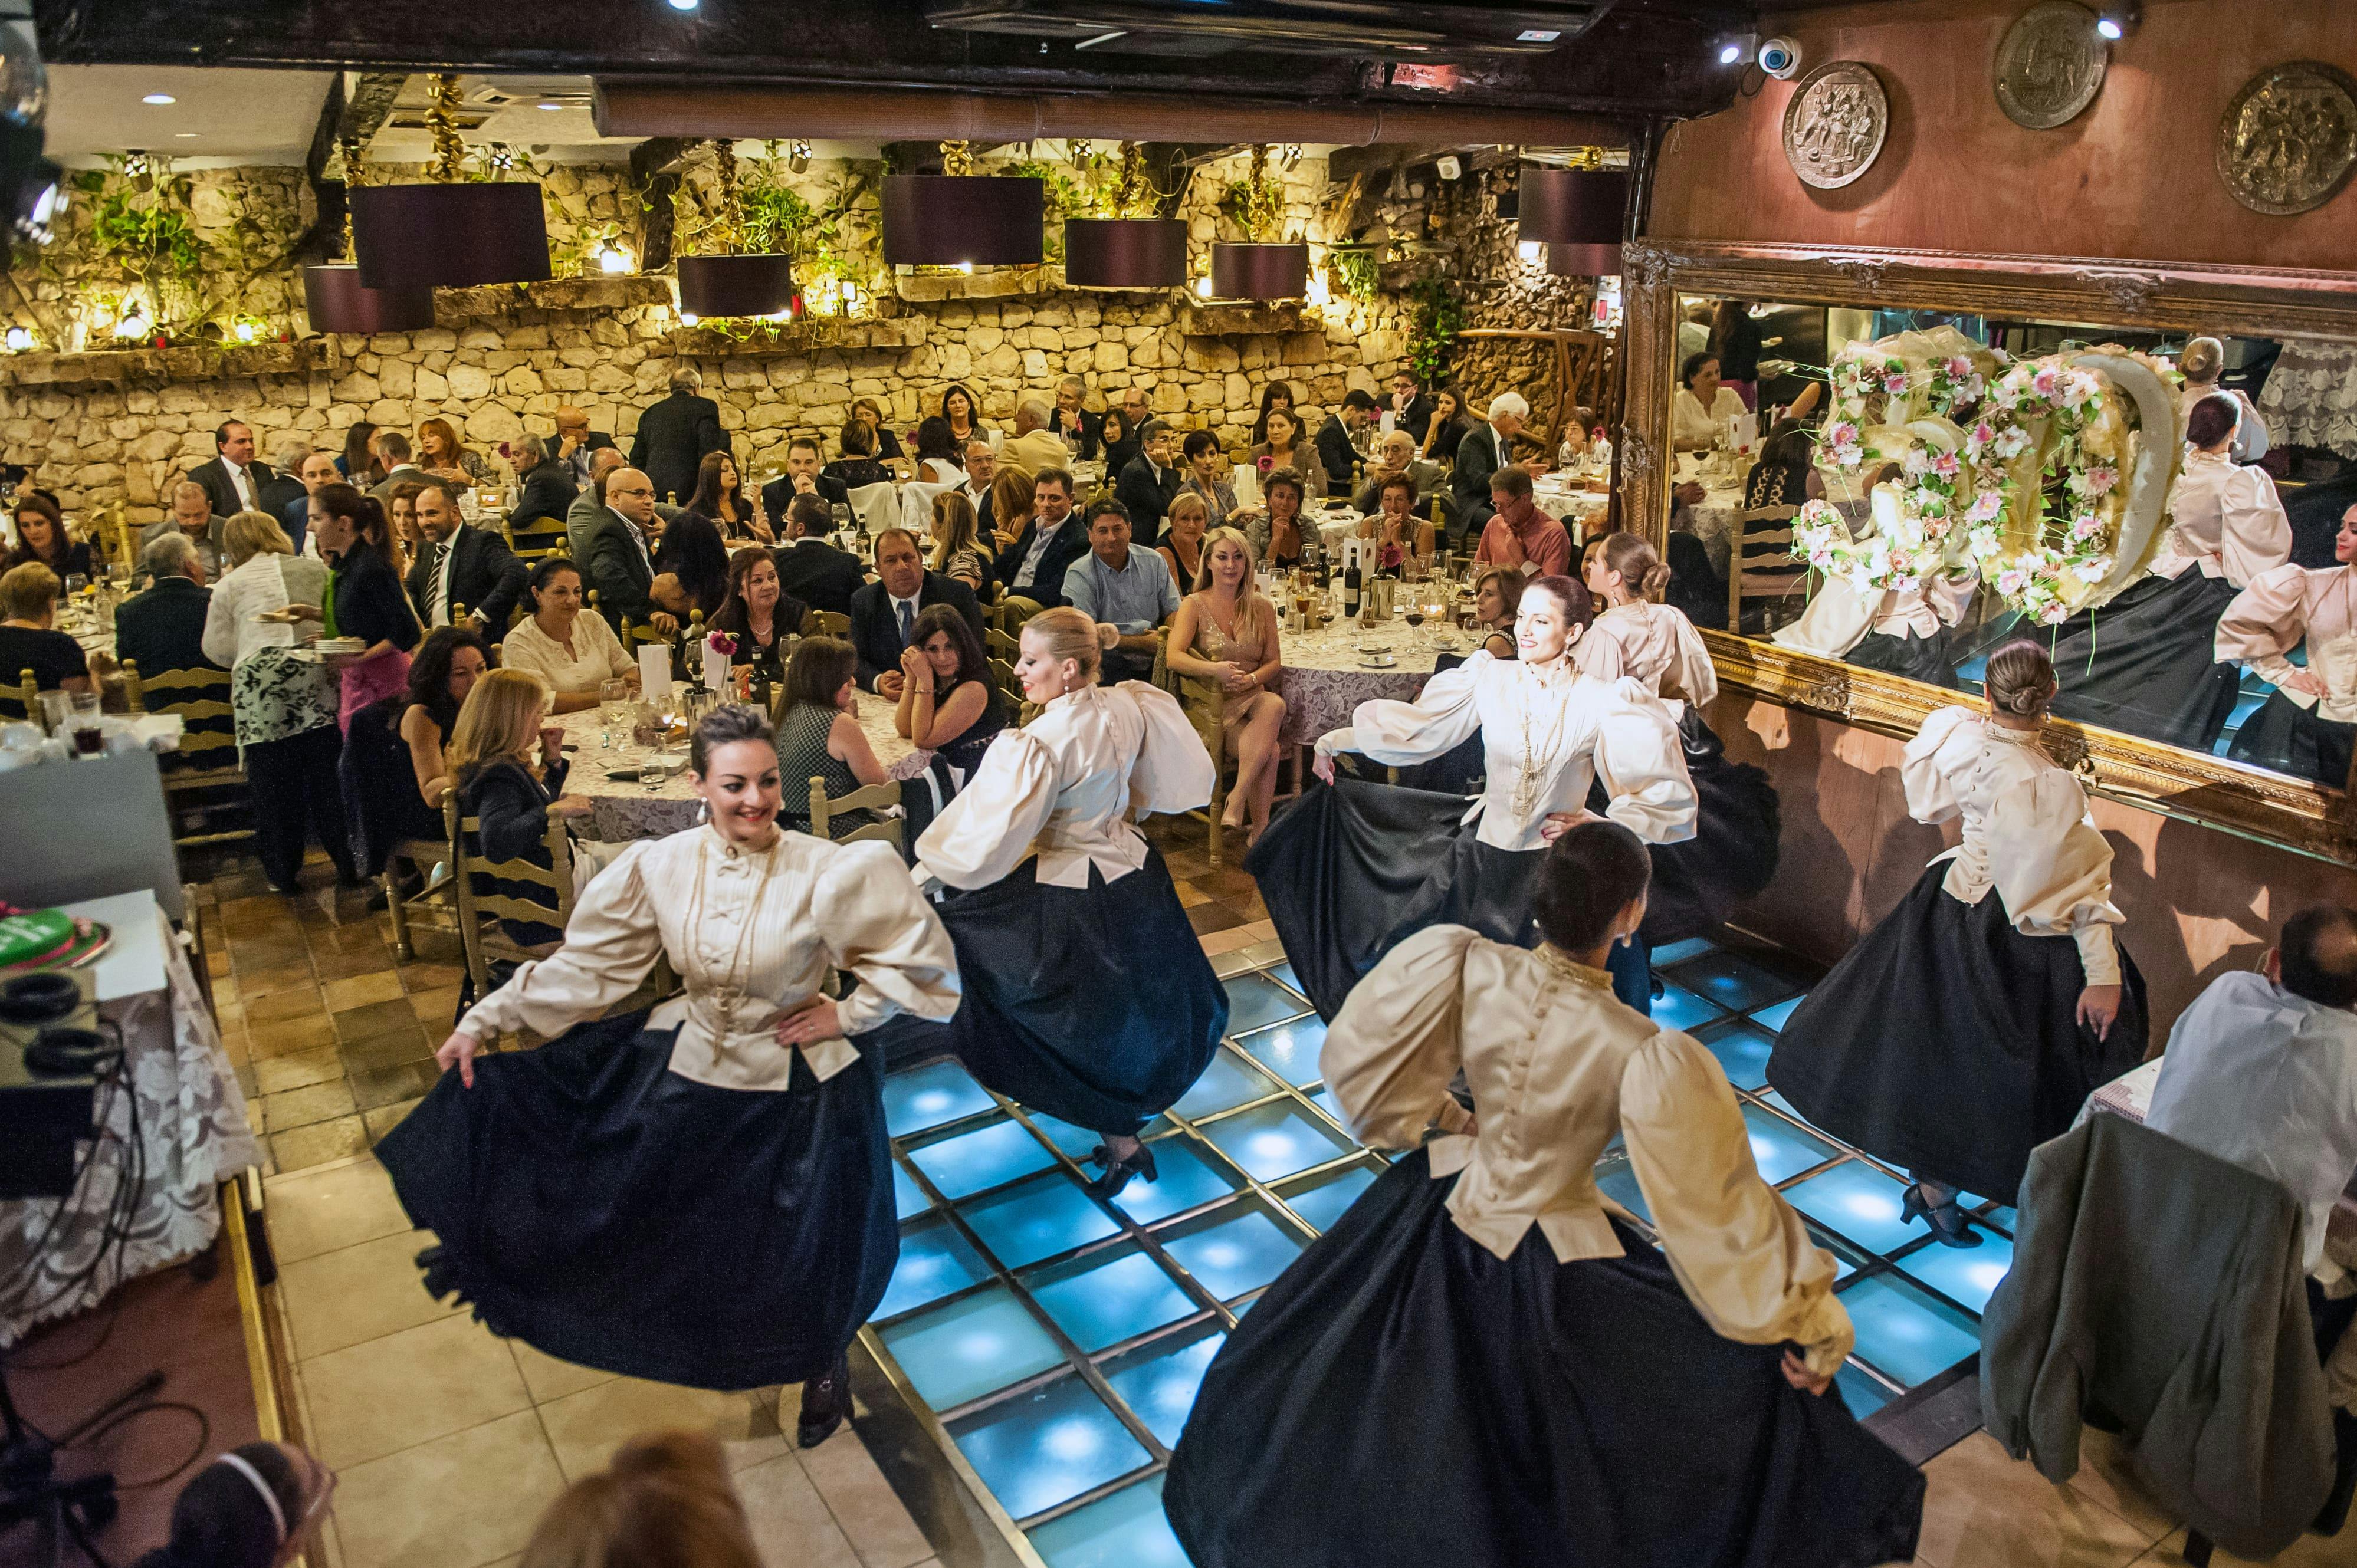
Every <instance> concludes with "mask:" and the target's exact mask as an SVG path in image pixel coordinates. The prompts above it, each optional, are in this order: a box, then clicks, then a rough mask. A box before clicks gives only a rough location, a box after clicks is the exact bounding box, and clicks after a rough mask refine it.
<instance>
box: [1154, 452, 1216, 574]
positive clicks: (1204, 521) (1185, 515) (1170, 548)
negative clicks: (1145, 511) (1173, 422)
mask: <svg viewBox="0 0 2357 1568" xmlns="http://www.w3.org/2000/svg"><path fill="white" fill-rule="evenodd" d="M1196 434H1197V435H1200V434H1202V433H1201V432H1200V431H1198V432H1196ZM1162 522H1163V531H1162V543H1161V544H1160V546H1159V547H1158V550H1157V553H1159V554H1160V555H1161V557H1162V563H1163V564H1164V565H1166V566H1168V567H1169V568H1170V580H1171V581H1172V582H1174V583H1191V582H1193V581H1194V580H1195V579H1196V578H1197V577H1200V576H1201V575H1202V574H1203V544H1204V541H1205V540H1206V539H1207V538H1209V537H1210V535H1211V530H1212V528H1213V526H1214V524H1213V523H1212V521H1211V509H1210V507H1209V506H1208V505H1207V504H1206V503H1205V502H1204V499H1203V498H1202V497H1201V496H1200V494H1198V493H1197V492H1195V491H1193V490H1180V491H1179V493H1178V494H1177V495H1176V496H1173V497H1172V498H1171V499H1170V510H1169V511H1168V512H1166V513H1165V514H1164V515H1163V519H1162Z"/></svg>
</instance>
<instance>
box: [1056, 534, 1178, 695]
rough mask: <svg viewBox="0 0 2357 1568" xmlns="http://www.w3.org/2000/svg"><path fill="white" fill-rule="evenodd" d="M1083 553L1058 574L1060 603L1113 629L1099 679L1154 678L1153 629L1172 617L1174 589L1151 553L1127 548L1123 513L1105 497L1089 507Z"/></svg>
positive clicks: (1159, 560) (1164, 568)
mask: <svg viewBox="0 0 2357 1568" xmlns="http://www.w3.org/2000/svg"><path fill="white" fill-rule="evenodd" d="M1088 527H1089V553H1087V554H1086V555H1083V556H1082V557H1081V558H1080V559H1079V560H1078V561H1075V562H1073V563H1072V564H1071V565H1070V566H1069V567H1067V568H1065V571H1064V600H1065V602H1066V603H1067V604H1069V605H1071V607H1073V608H1074V609H1076V610H1078V611H1080V612H1081V613H1082V615H1084V616H1087V617H1088V618H1090V619H1092V620H1095V621H1101V622H1103V623H1104V624H1106V625H1108V626H1111V627H1113V628H1115V629H1117V630H1118V631H1119V632H1120V633H1121V640H1120V641H1119V642H1117V643H1115V644H1114V646H1113V647H1112V648H1110V649H1108V650H1106V651H1105V656H1104V671H1103V677H1102V679H1103V682H1104V683H1105V684H1106V685H1108V686H1110V685H1112V684H1113V683H1114V682H1117V681H1144V680H1148V679H1150V678H1151V677H1152V676H1153V674H1154V655H1155V651H1156V646H1157V639H1156V638H1155V635H1154V633H1155V629H1156V628H1158V627H1166V626H1168V625H1169V624H1170V618H1171V617H1172V616H1174V615H1177V614H1178V613H1179V587H1178V585H1177V584H1175V583H1173V582H1171V580H1170V567H1169V565H1168V564H1167V563H1166V562H1164V560H1163V559H1162V554H1161V552H1159V551H1156V550H1133V549H1131V548H1130V547H1129V511H1128V510H1127V509H1126V508H1125V507H1124V506H1123V505H1122V504H1121V502H1119V501H1117V500H1113V499H1103V500H1093V501H1091V502H1090V503H1089V511H1088Z"/></svg>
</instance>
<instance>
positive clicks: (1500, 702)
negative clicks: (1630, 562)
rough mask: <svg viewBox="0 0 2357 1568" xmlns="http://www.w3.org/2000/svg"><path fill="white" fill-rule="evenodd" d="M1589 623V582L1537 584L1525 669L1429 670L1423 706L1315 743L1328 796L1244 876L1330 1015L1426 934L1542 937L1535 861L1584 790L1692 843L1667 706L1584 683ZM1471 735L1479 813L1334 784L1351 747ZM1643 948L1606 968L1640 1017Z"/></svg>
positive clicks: (1365, 707)
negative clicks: (1579, 656)
mask: <svg viewBox="0 0 2357 1568" xmlns="http://www.w3.org/2000/svg"><path fill="white" fill-rule="evenodd" d="M1594 618H1595V609H1594V606H1593V604H1592V602H1591V600H1590V598H1589V596H1588V592H1587V589H1586V588H1584V587H1582V586H1581V585H1579V584H1578V583H1577V582H1575V581H1573V580H1572V579H1571V578H1569V577H1540V578H1537V579H1535V580H1534V581H1532V582H1531V583H1529V584H1527V585H1525V586H1524V587H1523V591H1522V597H1521V600H1520V603H1519V604H1518V605H1517V607H1516V615H1515V620H1514V641H1515V645H1516V649H1517V650H1518V652H1519V653H1520V654H1521V658H1520V659H1519V660H1515V661H1512V662H1509V661H1507V660H1501V659H1497V658H1494V657H1492V656H1491V654H1489V653H1487V652H1477V653H1475V654H1473V655H1472V656H1470V657H1469V658H1468V659H1467V660H1465V662H1464V663H1462V664H1460V665H1458V667H1457V668H1456V669H1454V670H1445V671H1441V672H1440V673H1438V674H1437V675H1435V676H1433V678H1432V679H1431V680H1430V681H1428V682H1426V683H1425V688H1424V693H1423V694H1422V695H1421V696H1419V697H1417V698H1416V700H1415V702H1413V703H1399V702H1372V703H1360V704H1359V706H1358V709H1357V711H1356V712H1354V713H1353V714H1351V724H1350V725H1349V727H1347V728H1343V729H1338V730H1330V731H1329V732H1328V733H1326V734H1325V735H1323V736H1319V737H1318V746H1317V753H1318V760H1317V763H1316V765H1315V768H1316V772H1317V775H1318V779H1321V780H1323V781H1324V782H1325V783H1326V785H1327V786H1328V788H1325V789H1312V790H1309V791H1308V792H1307V793H1306V794H1305V795H1304V796H1303V798H1302V799H1301V800H1298V801H1297V802H1296V803H1295V804H1294V805H1293V806H1292V807H1291V808H1289V809H1288V810H1287V811H1286V812H1285V814H1284V815H1283V816H1281V817H1279V818H1278V819H1277V820H1276V821H1275V822H1274V823H1272V824H1271V825H1270V828H1269V831H1268V832H1266V833H1265V834H1263V835H1262V836H1261V841H1260V843H1257V844H1255V845H1254V847H1253V850H1252V853H1251V854H1249V855H1247V856H1246V857H1245V860H1244V867H1245V869H1246V870H1248V871H1250V872H1251V873H1252V874H1253V876H1254V879H1255V880H1256V881H1257V882H1258V883H1259V884H1260V890H1261V897H1262V898H1263V899H1265V901H1266V902H1267V905H1268V912H1269V918H1270V919H1271V920H1272V921H1274V922H1275V926H1276V934H1277V936H1278V938H1279V939H1280V940H1282V941H1283V942H1284V944H1285V951H1286V956H1287V957H1288V958H1290V959H1291V960H1292V961H1293V968H1294V972H1295V973H1296V974H1297V975H1299V976H1300V977H1301V982H1302V986H1303V988H1304V990H1306V991H1307V992H1308V996H1309V999H1310V1000H1311V1001H1312V1002H1314V1003H1316V1004H1317V1005H1318V1012H1319V1014H1320V1015H1323V1016H1325V1017H1327V1018H1332V1017H1333V1016H1334V1015H1335V1014H1337V1013H1338V1012H1340V1010H1341V1006H1342V999H1343V998H1344V997H1345V996H1347V995H1349V994H1350V991H1351V986H1353V985H1355V984H1357V983H1358V982H1359V978H1360V976H1361V975H1362V974H1364V973H1365V972H1366V971H1367V970H1368V969H1369V968H1370V967H1371V966H1372V964H1373V963H1374V962H1375V961H1376V960H1377V959H1379V958H1381V957H1382V956H1383V953H1384V952H1385V951H1386V950H1389V949H1390V948H1391V947H1392V946H1394V944H1395V943H1397V942H1400V941H1402V940H1405V939H1406V938H1407V937H1409V936H1412V935H1414V934H1415V932H1417V931H1419V930H1422V929H1425V928H1426V927H1427V926H1434V925H1461V926H1470V927H1472V928H1473V929H1475V930H1478V931H1480V932H1481V933H1482V934H1483V935H1484V936H1487V937H1489V938H1490V939H1491V940H1493V941H1504V942H1515V943H1519V944H1523V945H1528V944H1529V943H1531V942H1533V941H1534V940H1536V933H1535V930H1534V928H1533V927H1532V925H1531V887H1532V883H1533V878H1534V877H1535V876H1536V875H1538V868H1539V863H1540V861H1541V859H1542V858H1543V857H1542V855H1541V854H1540V852H1541V851H1542V850H1544V848H1545V847H1546V845H1547V844H1548V843H1551V842H1553V841H1554V840H1555V839H1556V838H1559V837H1560V836H1562V834H1563V833H1564V832H1565V831H1566V829H1568V828H1571V827H1574V826H1576V825H1577V824H1578V823H1580V822H1586V821H1588V820H1590V818H1591V817H1592V816H1594V815H1595V813H1593V812H1591V811H1589V810H1588V788H1589V786H1590V785H1591V784H1592V783H1594V782H1595V781H1596V780H1598V779H1601V780H1602V781H1603V784H1604V793H1605V795H1606V797H1607V803H1606V806H1605V810H1604V812H1603V814H1604V815H1605V816H1607V817H1609V818H1610V819H1611V820H1612V821H1614V822H1620V823H1621V824H1622V825H1624V826H1626V827H1629V828H1631V829H1633V830H1634V831H1635V832H1637V833H1638V835H1639V836H1640V837H1641V838H1643V839H1645V840H1646V841H1647V842H1648V843H1674V842H1676V841H1678V840H1680V839H1685V838H1691V837H1692V836H1694V821H1695V795H1694V781H1693V780H1692V779H1689V778H1688V777H1687V776H1686V766H1685V760H1684V757H1683V755H1682V754H1681V750H1680V747H1679V745H1678V735H1677V721H1676V720H1675V719H1674V718H1673V717H1671V715H1670V711H1669V709H1668V708H1666V707H1664V706H1663V703H1662V700H1661V699H1660V698H1659V697H1656V696H1655V695H1653V693H1651V692H1650V691H1647V690H1646V689H1645V686H1644V683H1643V682H1640V681H1635V680H1630V679H1625V678H1624V679H1621V680H1618V681H1600V680H1597V679H1594V678H1592V677H1588V676H1583V675H1582V674H1580V672H1579V670H1578V667H1577V665H1576V664H1575V663H1574V662H1573V660H1572V648H1573V645H1574V644H1575V643H1577V641H1578V639H1579V638H1580V636H1581V635H1582V634H1583V633H1584V632H1586V631H1587V626H1588V623H1589V622H1590V621H1591V620H1592V619H1594ZM1476 734H1479V735H1480V737H1481V746H1482V753H1483V763H1484V766H1485V768H1487V777H1488V784H1487V787H1486V789H1485V790H1484V792H1483V794H1482V796H1481V798H1480V800H1478V801H1476V802H1474V805H1473V808H1472V809H1471V810H1470V811H1468V810H1467V809H1466V803H1465V800H1464V799H1463V797H1462V796H1460V795H1458V794H1454V793H1449V792H1444V791H1440V790H1432V789H1406V788H1404V787H1401V786H1397V785H1392V784H1384V783H1378V782H1374V781H1373V780H1371V779H1359V778H1356V777H1351V778H1342V779H1337V778H1336V776H1335V766H1334V758H1335V757H1336V756H1338V755H1340V754H1341V753H1345V752H1354V753H1357V754H1358V755H1360V756H1361V757H1365V758H1366V759H1367V760H1368V761H1370V762H1372V763H1374V764H1375V765H1377V766H1378V767H1385V768H1406V767H1409V766H1412V765H1414V764H1415V763H1419V762H1429V761H1432V760H1433V759H1434V758H1436V757H1443V756H1446V755H1447V754H1448V752H1449V751H1451V750H1453V749H1454V748H1455V747H1456V746H1458V745H1459V744H1461V743H1462V742H1464V741H1466V740H1468V739H1469V738H1470V737H1472V736H1474V735H1476ZM1640 940H1641V939H1640ZM1640 940H1632V941H1631V942H1630V943H1627V944H1623V945H1619V946H1616V947H1614V948H1613V950H1612V955H1611V960H1610V963H1609V968H1610V969H1611V970H1612V973H1613V981H1614V984H1615V987H1616V993H1617V994H1618V995H1620V998H1621V1000H1622V1001H1624V1002H1626V1003H1628V1004H1630V1005H1631V1006H1632V1007H1635V1008H1637V1009H1638V1010H1639V1011H1640V1012H1644V1011H1647V1010H1649V1009H1650V1008H1651V1006H1652V994H1651V991H1652V986H1651V972H1650V970H1649V968H1648V966H1647V964H1646V961H1645V955H1644V951H1643V950H1642V948H1641V945H1639V941H1640Z"/></svg>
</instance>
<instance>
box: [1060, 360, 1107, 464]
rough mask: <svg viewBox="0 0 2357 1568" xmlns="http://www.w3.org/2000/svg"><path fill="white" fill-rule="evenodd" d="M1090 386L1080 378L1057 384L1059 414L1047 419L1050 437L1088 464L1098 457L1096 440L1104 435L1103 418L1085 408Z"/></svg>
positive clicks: (1066, 379) (1075, 377)
mask: <svg viewBox="0 0 2357 1568" xmlns="http://www.w3.org/2000/svg"><path fill="white" fill-rule="evenodd" d="M1088 400H1089V383H1088V382H1086V381H1082V379H1081V378H1080V377H1078V376H1066V377H1065V378H1064V379H1063V380H1062V381H1058V382H1057V383H1056V412H1055V413H1052V414H1050V415H1049V418H1048V434H1049V435H1053V436H1055V437H1056V438H1057V439H1058V440H1060V441H1061V442H1063V444H1064V445H1065V446H1069V447H1071V449H1072V451H1073V453H1074V454H1075V455H1077V456H1079V457H1080V459H1081V461H1082V462H1083V463H1085V462H1088V461H1090V460H1091V459H1092V458H1093V457H1095V456H1096V455H1097V441H1098V438H1099V437H1100V436H1102V435H1103V434H1104V416H1103V414H1100V413H1090V412H1089V411H1088V408H1087V406H1086V404H1087V403H1088Z"/></svg>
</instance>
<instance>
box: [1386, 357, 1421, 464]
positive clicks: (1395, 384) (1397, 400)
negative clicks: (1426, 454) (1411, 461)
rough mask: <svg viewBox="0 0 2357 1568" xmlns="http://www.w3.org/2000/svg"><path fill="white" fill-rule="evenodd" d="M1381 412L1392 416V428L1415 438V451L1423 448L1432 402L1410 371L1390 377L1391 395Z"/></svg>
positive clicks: (1413, 373) (1399, 372)
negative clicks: (1403, 431)
mask: <svg viewBox="0 0 2357 1568" xmlns="http://www.w3.org/2000/svg"><path fill="white" fill-rule="evenodd" d="M1382 412H1383V413H1389V414H1390V415H1391V416H1392V428H1393V429H1394V430H1405V431H1406V432H1407V433H1408V434H1409V435H1412V436H1414V437H1415V445H1416V448H1417V450H1419V451H1421V450H1422V449H1423V447H1424V433H1425V431H1426V429H1427V428H1429V427H1430V426H1431V424H1432V414H1433V403H1432V400H1431V399H1430V398H1428V397H1426V396H1425V395H1424V388H1423V387H1422V386H1420V385H1418V384H1417V382H1416V379H1415V372H1414V371H1398V372H1397V373H1395V374H1394V376H1393V377H1392V395H1391V397H1390V399H1389V400H1388V401H1387V402H1385V403H1384V404H1383V410H1382Z"/></svg>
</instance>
